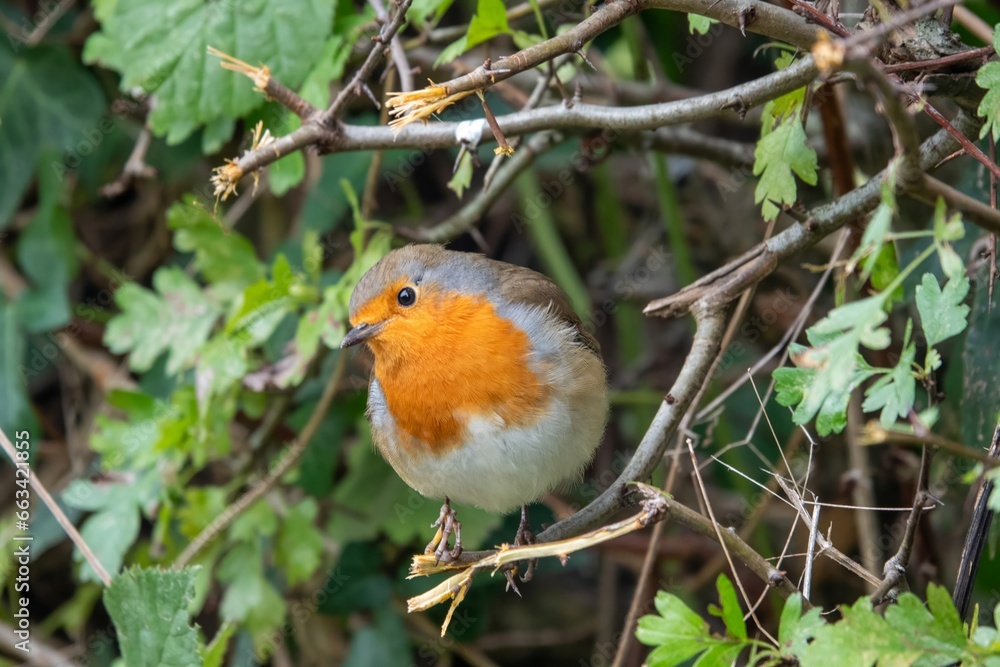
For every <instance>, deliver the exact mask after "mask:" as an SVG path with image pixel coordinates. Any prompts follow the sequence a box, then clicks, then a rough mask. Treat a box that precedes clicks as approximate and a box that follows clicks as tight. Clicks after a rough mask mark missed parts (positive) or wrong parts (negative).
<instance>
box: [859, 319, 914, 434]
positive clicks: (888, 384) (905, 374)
mask: <svg viewBox="0 0 1000 667" xmlns="http://www.w3.org/2000/svg"><path fill="white" fill-rule="evenodd" d="M912 331H913V321H912V320H909V321H908V322H907V323H906V336H905V338H904V341H903V351H902V354H900V356H899V361H898V362H897V363H896V365H895V366H894V367H893V368H892V370H890V371H889V372H888V373H887V374H886V375H883V376H882V377H880V378H879V379H878V380H876V381H875V382H874V383H873V384H872V385H871V386H870V387H868V389H867V390H866V391H865V397H866V398H865V402H864V403H863V404H862V405H861V409H862V410H864V411H865V412H875V411H876V410H878V409H880V408H881V409H882V415H881V418H880V421H881V422H882V427H883V428H889V427H890V426H892V425H893V424H895V423H896V419H897V418H899V417H905V416H906V415H907V414H908V413H909V412H910V410H911V409H912V408H913V403H914V401H915V400H916V396H917V381H916V378H914V376H913V369H912V368H911V367H912V366H913V360H914V358H915V357H916V355H917V346H916V344H915V343H912V342H910V334H911V333H912Z"/></svg>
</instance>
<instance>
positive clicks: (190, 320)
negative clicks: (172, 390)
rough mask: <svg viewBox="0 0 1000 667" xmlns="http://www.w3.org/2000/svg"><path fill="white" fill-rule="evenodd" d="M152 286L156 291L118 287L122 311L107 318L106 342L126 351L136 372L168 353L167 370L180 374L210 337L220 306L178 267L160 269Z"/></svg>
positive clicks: (125, 286) (147, 368)
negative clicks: (109, 319)
mask: <svg viewBox="0 0 1000 667" xmlns="http://www.w3.org/2000/svg"><path fill="white" fill-rule="evenodd" d="M153 287H154V288H155V290H156V291H155V292H151V291H150V290H148V289H146V288H144V287H140V286H139V285H136V284H134V283H127V284H125V285H123V286H122V287H121V288H120V289H119V290H118V291H117V292H115V303H117V304H118V306H119V307H120V308H121V309H122V312H121V313H120V314H118V315H116V316H115V317H114V318H112V319H111V321H110V322H108V327H107V330H106V331H105V333H104V343H105V344H106V345H107V346H108V349H110V350H111V351H112V352H114V353H115V354H122V353H125V352H127V353H128V359H129V365H130V366H131V367H132V369H133V370H135V371H147V370H149V368H150V367H151V366H152V365H153V362H154V361H156V358H157V357H159V356H160V355H161V354H162V353H164V352H169V353H170V356H169V357H168V359H167V373H169V374H170V375H176V374H177V373H179V372H180V371H182V370H184V369H185V368H187V367H189V366H190V364H191V362H192V361H193V360H194V358H195V355H196V354H197V352H198V349H199V348H200V347H201V346H202V345H204V344H205V341H206V340H208V335H209V333H211V330H212V325H213V324H214V323H215V320H216V319H217V318H218V316H219V314H220V313H219V308H218V306H217V305H216V304H214V303H212V302H211V301H209V300H208V299H207V298H206V296H205V294H204V292H202V290H201V287H199V286H198V284H197V283H195V282H194V281H193V280H191V278H189V277H188V276H187V275H185V273H184V271H183V270H181V269H180V268H177V267H166V268H161V269H159V270H157V272H156V273H155V274H154V276H153Z"/></svg>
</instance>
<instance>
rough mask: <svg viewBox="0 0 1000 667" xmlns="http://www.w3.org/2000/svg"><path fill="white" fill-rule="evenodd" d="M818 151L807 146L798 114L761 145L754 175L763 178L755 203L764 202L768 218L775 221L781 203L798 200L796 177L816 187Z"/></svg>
mask: <svg viewBox="0 0 1000 667" xmlns="http://www.w3.org/2000/svg"><path fill="white" fill-rule="evenodd" d="M816 169H817V162H816V151H814V150H813V149H812V148H810V147H809V146H808V145H807V144H806V131H805V128H803V127H802V121H801V120H800V119H799V117H798V116H797V115H790V116H788V117H787V118H785V119H784V120H782V121H781V123H780V124H779V125H778V127H776V128H775V129H774V130H772V131H771V132H769V133H767V134H765V135H764V136H762V137H761V138H760V141H758V142H757V148H756V149H755V150H754V163H753V174H754V176H759V177H760V180H759V181H758V182H757V188H756V190H754V202H755V203H758V204H760V203H762V202H763V207H762V211H763V214H764V218H765V219H767V220H774V219H775V218H776V217H777V216H778V213H779V212H780V209H779V208H778V204H788V205H790V204H794V203H795V201H796V187H795V175H797V176H798V177H799V178H800V179H802V181H803V182H805V183H808V184H809V185H816Z"/></svg>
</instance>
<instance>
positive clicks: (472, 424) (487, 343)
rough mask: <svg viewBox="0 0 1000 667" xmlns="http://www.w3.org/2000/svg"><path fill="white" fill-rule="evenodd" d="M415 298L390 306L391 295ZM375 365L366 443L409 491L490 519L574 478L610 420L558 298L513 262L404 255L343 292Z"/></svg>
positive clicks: (427, 250) (593, 368)
mask: <svg viewBox="0 0 1000 667" xmlns="http://www.w3.org/2000/svg"><path fill="white" fill-rule="evenodd" d="M406 287H409V288H412V289H414V290H415V292H416V300H415V302H414V303H413V304H412V305H409V306H404V305H400V303H399V300H398V295H399V292H400V290H402V289H404V288H406ZM351 324H352V325H354V326H355V331H354V332H352V336H355V338H353V339H352V340H351V341H350V342H351V344H353V343H354V342H360V341H362V340H363V341H364V342H366V343H367V344H368V345H369V347H370V348H371V350H372V353H373V354H374V356H375V367H374V377H373V379H372V382H371V387H370V391H369V398H368V414H369V419H370V421H371V424H372V431H373V434H374V439H375V444H376V446H377V448H378V449H379V451H380V452H381V453H382V455H383V456H385V458H386V460H387V461H388V462H389V463H390V464H391V465H392V467H393V468H394V469H395V470H396V472H397V473H398V474H399V475H400V476H401V477H402V478H403V479H404V481H406V482H407V484H409V485H410V486H411V487H413V488H414V489H416V490H417V491H418V492H420V493H421V494H423V495H425V496H429V497H439V498H440V497H445V496H447V497H450V498H451V499H452V500H454V501H456V502H460V503H472V504H475V505H478V506H480V507H482V508H484V509H487V510H492V511H498V512H502V511H507V510H509V509H512V508H514V507H516V506H518V505H521V504H524V503H528V502H531V501H533V500H536V499H537V498H538V497H539V496H540V495H542V494H543V493H545V492H547V491H549V490H551V489H552V488H554V487H556V486H558V485H559V484H561V483H563V482H567V481H570V480H573V479H576V478H578V477H579V475H580V474H581V473H582V471H583V469H584V468H585V467H586V465H587V463H588V462H589V461H590V459H591V458H592V456H593V453H594V450H595V449H596V447H597V445H598V444H599V443H600V438H601V435H602V433H603V429H604V422H605V419H606V415H607V385H606V373H605V369H604V364H603V362H602V361H601V358H600V354H599V348H598V345H597V342H596V340H594V338H593V337H592V336H591V335H590V334H589V333H588V332H586V331H585V330H584V329H583V326H582V324H581V322H580V320H579V318H578V317H577V316H576V314H575V313H574V312H573V310H572V308H571V306H570V304H569V301H568V299H567V297H566V295H565V294H564V293H563V291H562V290H561V289H559V287H557V286H556V285H555V284H554V283H553V282H552V281H550V280H549V279H548V278H546V277H545V276H543V275H541V274H539V273H536V272H534V271H531V270H530V269H526V268H523V267H518V266H513V265H510V264H505V263H503V262H497V261H494V260H490V259H487V258H485V257H483V256H481V255H472V254H467V253H459V252H454V251H450V250H445V249H443V248H441V247H440V246H434V245H419V246H408V247H406V248H401V249H399V250H396V251H393V252H391V253H389V254H388V255H387V256H386V257H384V258H383V259H382V260H381V261H380V262H379V263H378V264H376V265H375V266H374V267H372V269H371V270H370V271H368V273H366V274H365V276H364V277H363V278H362V279H361V281H360V282H359V283H358V285H357V287H356V288H355V290H354V293H353V294H352V296H351Z"/></svg>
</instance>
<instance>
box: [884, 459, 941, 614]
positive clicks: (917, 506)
mask: <svg viewBox="0 0 1000 667" xmlns="http://www.w3.org/2000/svg"><path fill="white" fill-rule="evenodd" d="M924 458H925V460H929V459H930V454H929V452H927V451H926V450H925V457H924ZM928 499H929V496H928V495H927V492H926V491H924V490H923V488H921V489H920V490H919V491H917V494H916V496H915V497H914V498H913V510H912V511H911V512H910V516H909V517H908V518H907V520H906V530H905V531H904V532H903V539H902V540H901V541H900V543H899V550H897V551H896V555H895V556H893V557H892V558H890V559H889V560H887V561H886V562H885V568H884V570H883V576H884V578H883V579H882V583H881V584H879V586H878V588H876V589H875V592H873V593H872V594H871V599H872V605H874V606H876V607H877V606H878V605H880V604H882V603H884V602H886V601H887V600H889V599H890V598H891V597H893V591H894V590H895V589H896V588H898V587H899V586H900V585H902V584H904V583H905V581H906V566H907V564H908V563H909V562H910V552H911V551H912V550H913V540H914V538H915V537H916V535H917V525H918V524H919V523H920V517H921V516H923V514H924V506H925V505H926V504H927V501H928Z"/></svg>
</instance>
